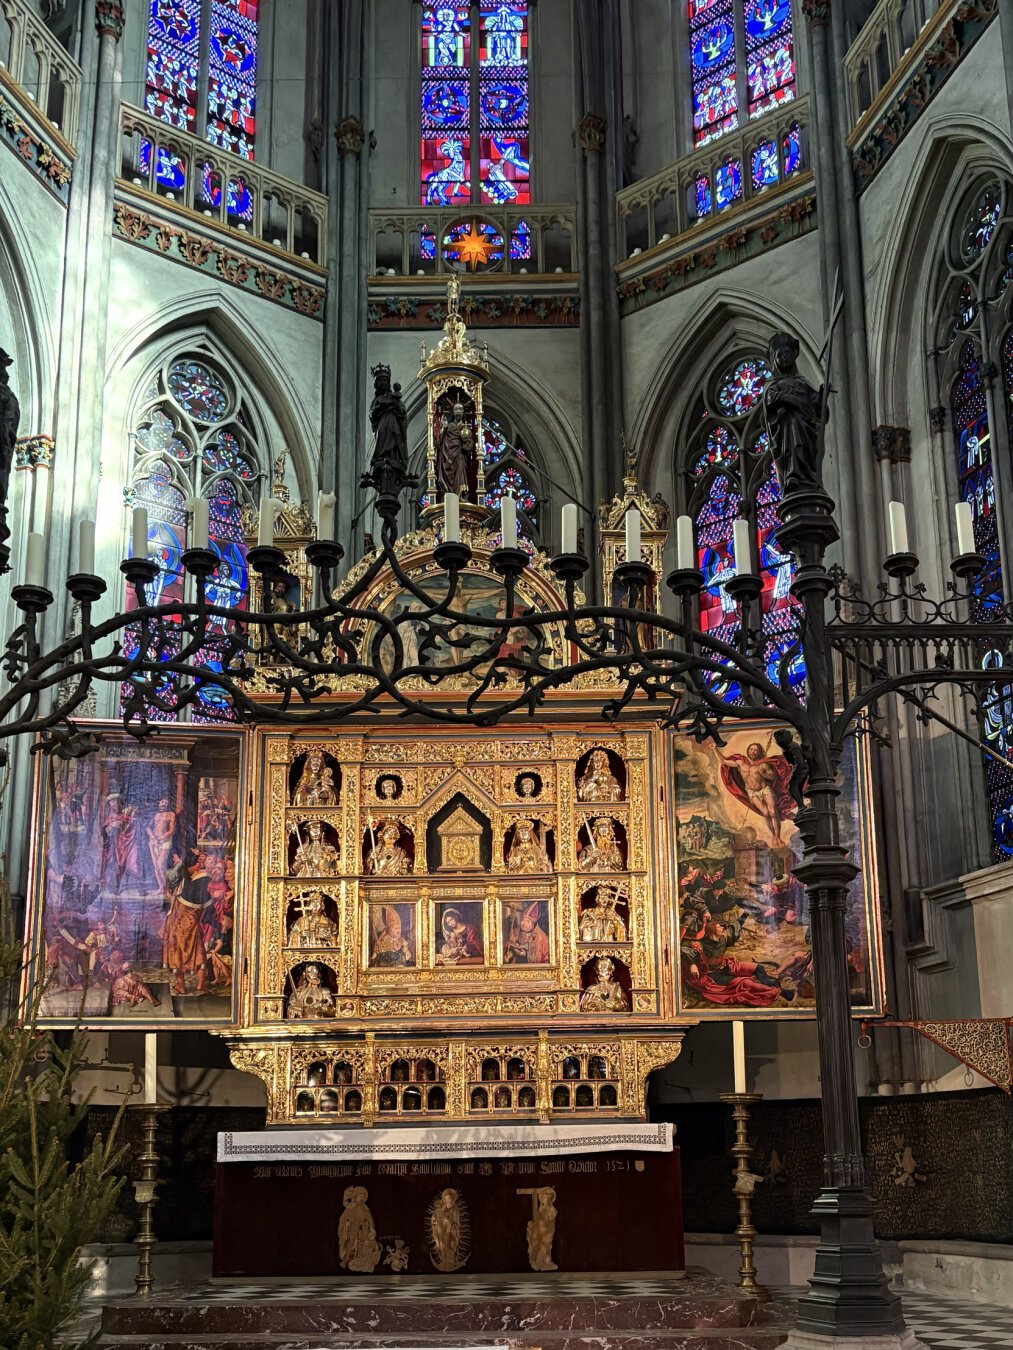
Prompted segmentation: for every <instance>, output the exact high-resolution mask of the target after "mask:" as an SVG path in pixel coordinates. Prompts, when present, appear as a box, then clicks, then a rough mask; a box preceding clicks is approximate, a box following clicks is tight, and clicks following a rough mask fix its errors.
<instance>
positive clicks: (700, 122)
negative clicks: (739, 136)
mask: <svg viewBox="0 0 1013 1350" xmlns="http://www.w3.org/2000/svg"><path fill="white" fill-rule="evenodd" d="M738 101H739V89H738V84H737V82H736V79H735V71H734V70H732V71H730V72H728V73H727V74H725V75H722V76H720V77H719V78H718V79H716V80H713V81H711V82H710V83H706V84H702V85H700V86H699V87H698V88H697V89H695V90H694V92H693V126H694V128H695V130H696V143H697V145H706V144H707V142H708V141H709V140H712V139H713V138H714V136H719V135H721V133H722V132H724V131H733V130H734V129H735V128H736V127H737V126H738V124H739V118H738V113H737V111H736V110H737V108H738Z"/></svg>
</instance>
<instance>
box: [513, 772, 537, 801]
mask: <svg viewBox="0 0 1013 1350" xmlns="http://www.w3.org/2000/svg"><path fill="white" fill-rule="evenodd" d="M515 786H516V789H517V795H518V797H523V798H525V799H529V798H531V797H538V796H540V795H541V786H540V784H539V782H538V779H537V778H536V777H535V776H534V774H531V773H522V774H521V775H520V777H519V778H518V779H517V782H516V784H515Z"/></svg>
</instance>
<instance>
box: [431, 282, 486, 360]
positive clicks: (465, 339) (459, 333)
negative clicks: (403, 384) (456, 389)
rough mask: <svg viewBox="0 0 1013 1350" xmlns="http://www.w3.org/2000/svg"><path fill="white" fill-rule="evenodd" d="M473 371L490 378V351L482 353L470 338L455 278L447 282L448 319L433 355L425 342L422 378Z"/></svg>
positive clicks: (459, 283)
mask: <svg viewBox="0 0 1013 1350" xmlns="http://www.w3.org/2000/svg"><path fill="white" fill-rule="evenodd" d="M454 370H457V371H465V372H467V371H470V372H473V373H475V374H477V375H478V377H479V378H480V379H488V377H489V351H488V348H487V347H484V346H483V347H482V349H481V350H480V349H479V348H478V347H477V346H475V344H474V343H473V342H472V340H471V338H470V337H469V336H468V326H467V324H466V323H465V322H464V318H463V317H462V315H461V280H460V277H457V276H452V277H451V278H450V280H449V281H448V282H447V317H446V320H445V321H444V324H443V336H442V337H441V338H440V340H439V342H437V344H436V346H435V347H434V348H433V350H432V351H431V352H427V350H426V344H425V341H423V343H422V367H421V369H420V370H419V379H420V380H426V379H428V378H429V377H430V376H432V375H433V374H436V373H438V372H441V371H454Z"/></svg>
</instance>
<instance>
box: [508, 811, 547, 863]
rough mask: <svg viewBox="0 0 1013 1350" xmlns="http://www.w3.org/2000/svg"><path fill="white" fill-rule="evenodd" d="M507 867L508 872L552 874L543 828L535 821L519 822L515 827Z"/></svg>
mask: <svg viewBox="0 0 1013 1350" xmlns="http://www.w3.org/2000/svg"><path fill="white" fill-rule="evenodd" d="M506 866H507V871H508V872H550V871H551V870H552V863H551V862H550V861H549V854H548V850H547V849H546V847H545V836H544V833H543V829H542V826H540V825H539V824H537V823H536V822H535V821H533V820H519V821H518V822H517V824H516V825H515V826H514V836H513V840H512V842H511V844H510V848H509V850H508V851H507V858H506Z"/></svg>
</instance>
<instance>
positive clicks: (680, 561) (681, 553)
mask: <svg viewBox="0 0 1013 1350" xmlns="http://www.w3.org/2000/svg"><path fill="white" fill-rule="evenodd" d="M675 560H676V566H677V567H679V568H681V569H682V570H683V571H686V570H688V569H689V568H692V567H695V566H696V541H695V539H694V538H693V517H692V516H680V517H679V519H678V520H677V521H676V522H675Z"/></svg>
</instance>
